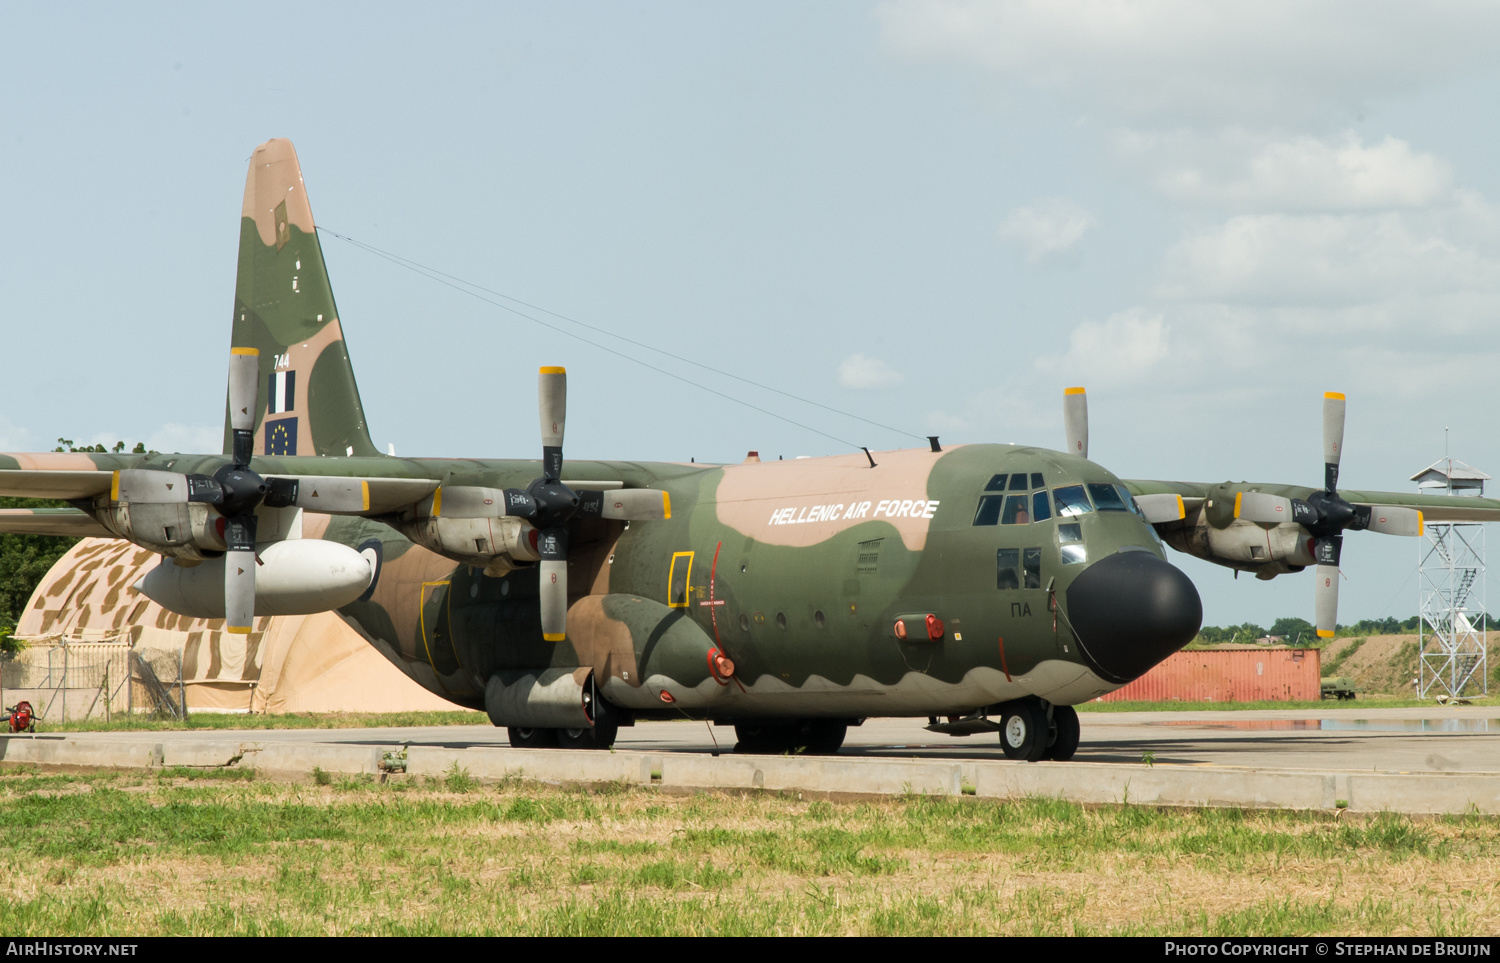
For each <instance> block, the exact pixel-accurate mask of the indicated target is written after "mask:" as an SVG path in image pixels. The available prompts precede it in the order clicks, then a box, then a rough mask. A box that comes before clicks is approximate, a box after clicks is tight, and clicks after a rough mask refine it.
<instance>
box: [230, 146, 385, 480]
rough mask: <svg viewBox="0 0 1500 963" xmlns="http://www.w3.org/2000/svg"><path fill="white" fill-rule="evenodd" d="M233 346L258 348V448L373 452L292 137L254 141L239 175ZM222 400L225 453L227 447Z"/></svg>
mask: <svg viewBox="0 0 1500 963" xmlns="http://www.w3.org/2000/svg"><path fill="white" fill-rule="evenodd" d="M232 347H240V348H257V349H259V351H260V390H259V391H258V392H257V394H258V395H259V398H260V406H259V407H260V411H259V413H258V414H257V416H256V419H255V453H256V454H258V455H329V456H340V455H378V454H380V452H379V451H378V450H377V449H376V448H375V446H374V445H373V444H371V442H370V433H369V430H368V429H367V428H366V424H365V412H364V407H363V406H362V405H361V404H360V400H359V388H358V387H357V386H356V385H355V383H354V368H353V366H352V365H351V364H350V363H349V352H348V349H347V348H346V347H345V345H344V333H343V329H342V328H341V327H340V326H339V317H338V308H337V307H336V306H335V305H334V303H333V289H332V288H331V287H330V286H329V284H328V268H327V266H326V265H325V264H324V263H323V249H322V247H321V245H319V243H318V234H317V231H316V229H315V228H314V227H313V217H312V207H311V206H310V205H309V204H308V201H307V189H306V187H305V186H304V185H303V182H302V168H301V166H300V165H299V164H298V163H297V152H296V150H295V149H294V148H293V147H292V142H291V141H289V140H284V139H281V138H277V139H273V140H268V141H266V142H265V143H264V144H261V145H260V146H259V147H257V148H256V149H255V153H254V154H253V155H252V156H251V158H250V171H249V174H248V175H247V176H246V178H245V204H244V208H243V210H242V212H241V217H240V255H239V271H238V274H237V276H236V279H235V290H234V337H233V344H232ZM228 411H229V405H228V401H227V400H226V402H225V417H224V451H225V453H226V454H227V453H229V452H230V451H232V450H233V448H232V439H233V436H232V434H231V432H230V425H229V414H228Z"/></svg>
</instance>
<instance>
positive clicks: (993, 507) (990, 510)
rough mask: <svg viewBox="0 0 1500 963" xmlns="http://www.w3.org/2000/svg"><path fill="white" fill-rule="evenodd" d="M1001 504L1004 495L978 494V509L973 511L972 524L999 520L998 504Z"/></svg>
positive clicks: (983, 523)
mask: <svg viewBox="0 0 1500 963" xmlns="http://www.w3.org/2000/svg"><path fill="white" fill-rule="evenodd" d="M1002 477H1003V476H1002ZM1003 504H1005V496H1004V495H981V496H979V510H978V511H976V512H975V513H974V524H975V525H993V524H995V523H996V522H998V521H1000V506H1001V505H1003Z"/></svg>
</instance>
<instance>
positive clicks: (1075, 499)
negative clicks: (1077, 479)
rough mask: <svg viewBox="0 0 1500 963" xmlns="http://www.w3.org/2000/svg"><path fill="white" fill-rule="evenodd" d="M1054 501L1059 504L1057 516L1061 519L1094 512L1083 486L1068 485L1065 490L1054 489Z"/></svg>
mask: <svg viewBox="0 0 1500 963" xmlns="http://www.w3.org/2000/svg"><path fill="white" fill-rule="evenodd" d="M1052 499H1053V501H1055V502H1056V503H1057V514H1058V517H1059V518H1067V517H1068V516H1070V515H1087V514H1088V513H1089V512H1091V511H1093V510H1094V506H1093V505H1091V504H1089V496H1088V495H1086V494H1085V493H1084V491H1083V486H1082V485H1068V486H1066V487H1063V488H1054V489H1052Z"/></svg>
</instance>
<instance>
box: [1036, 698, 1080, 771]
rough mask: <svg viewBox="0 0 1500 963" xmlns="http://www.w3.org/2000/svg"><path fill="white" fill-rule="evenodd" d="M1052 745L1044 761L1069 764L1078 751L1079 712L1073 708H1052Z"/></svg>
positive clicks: (1048, 748)
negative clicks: (1050, 760) (1049, 760)
mask: <svg viewBox="0 0 1500 963" xmlns="http://www.w3.org/2000/svg"><path fill="white" fill-rule="evenodd" d="M1051 728H1052V743H1051V745H1049V746H1048V747H1047V754H1046V755H1045V756H1043V758H1044V759H1052V760H1054V761H1056V762H1067V761H1068V760H1069V759H1072V758H1073V753H1075V752H1077V751H1078V710H1077V709H1074V708H1073V707H1072V706H1053V707H1052V727H1051Z"/></svg>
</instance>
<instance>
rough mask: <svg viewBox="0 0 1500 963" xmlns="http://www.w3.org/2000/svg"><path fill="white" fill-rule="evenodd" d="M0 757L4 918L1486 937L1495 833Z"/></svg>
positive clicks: (340, 926) (69, 924) (626, 930)
mask: <svg viewBox="0 0 1500 963" xmlns="http://www.w3.org/2000/svg"><path fill="white" fill-rule="evenodd" d="M218 772H220V773H222V774H208V773H199V772H191V771H187V770H176V771H172V770H168V771H165V772H162V773H158V774H139V773H132V774H123V775H109V774H104V775H61V774H43V773H39V772H36V771H27V770H25V769H16V768H12V769H6V770H0V793H3V795H0V799H3V802H0V851H3V858H4V865H6V866H7V867H9V868H10V870H11V874H12V875H11V880H10V887H9V889H10V893H9V898H8V899H6V900H5V901H3V902H0V930H3V931H4V932H6V933H10V934H16V935H22V934H26V935H39V934H100V935H152V934H244V935H266V934H325V933H328V934H335V933H337V934H353V933H368V934H395V935H419V934H441V933H453V934H509V933H517V934H522V933H524V934H549V935H550V934H569V935H573V934H578V935H582V934H597V935H618V934H878V935H885V934H891V935H895V934H933V935H936V934H941V935H948V934H957V933H1014V934H1059V935H1068V934H1136V935H1148V934H1167V935H1181V934H1206V935H1240V934H1249V935H1269V934H1311V933H1337V934H1378V935H1384V934H1442V935H1449V934H1451V935H1463V934H1488V933H1494V932H1497V931H1500V882H1497V881H1500V821H1497V820H1495V819H1492V818H1487V817H1478V816H1470V817H1463V818H1455V819H1444V820H1431V821H1419V820H1412V819H1408V818H1406V817H1398V816H1390V815H1382V816H1380V817H1376V818H1368V819H1360V818H1358V817H1353V816H1349V815H1340V814H1337V813H1274V812H1273V813H1247V812H1240V811H1237V810H1223V809H1220V810H1200V811H1167V810H1154V809H1148V808H1142V807H1134V806H1113V807H1103V808H1084V807H1081V806H1076V805H1072V804H1067V803H1061V802H1055V801H1043V800H1032V801H1026V802H1019V803H998V802H993V801H988V800H978V799H971V798H960V799H944V798H925V797H906V798H898V799H893V800H890V801H885V802H861V803H834V802H828V801H824V800H802V799H799V798H797V796H796V795H795V794H791V795H784V794H783V795H777V794H755V795H746V796H736V795H724V794H700V795H693V796H674V795H669V794H666V793H663V792H661V791H660V790H650V789H643V788H626V787H620V786H605V787H598V788H595V789H593V790H582V789H577V790H568V789H559V788H549V787H543V786H539V785H536V784H524V783H510V784H504V785H501V786H479V785H477V784H475V782H474V781H473V780H471V779H470V778H468V776H467V774H465V773H464V772H462V771H460V770H454V771H453V772H451V773H450V774H449V775H448V777H447V778H445V779H439V780H415V779H401V780H399V781H391V782H386V783H377V782H374V781H372V780H359V779H343V778H337V777H330V776H328V775H326V774H317V775H318V777H319V778H318V779H317V780H316V781H315V782H314V784H312V785H305V784H304V785H292V784H286V783H276V782H269V781H259V780H256V779H254V778H253V777H247V774H246V773H243V772H238V771H234V770H228V771H218Z"/></svg>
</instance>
